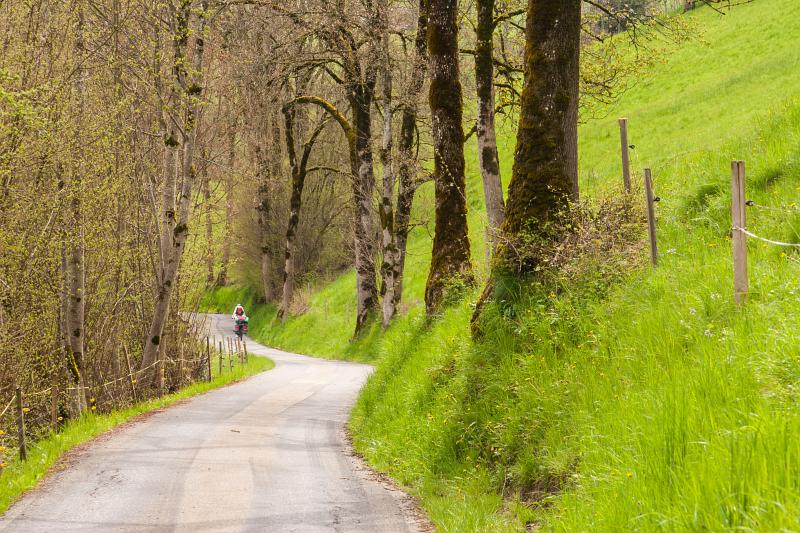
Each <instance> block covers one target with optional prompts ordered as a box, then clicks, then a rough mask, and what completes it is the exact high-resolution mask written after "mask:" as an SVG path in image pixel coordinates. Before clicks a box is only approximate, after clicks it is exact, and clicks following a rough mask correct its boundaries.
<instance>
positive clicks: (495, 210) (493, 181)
mask: <svg viewBox="0 0 800 533" xmlns="http://www.w3.org/2000/svg"><path fill="white" fill-rule="evenodd" d="M494 4H495V2H494V0H478V4H477V9H478V26H477V30H476V39H477V43H476V46H475V89H476V92H477V96H478V120H477V127H476V134H477V137H478V162H479V165H480V169H481V178H482V180H483V195H484V201H485V205H486V215H487V218H488V219H489V227H488V234H489V242H487V246H489V247H490V248H491V249H492V250H493V249H494V247H495V242H496V238H497V232H498V231H499V229H500V226H501V225H502V223H503V211H504V205H503V183H502V180H501V177H500V159H499V157H498V154H497V135H496V133H495V125H494V122H495V111H494V107H495V97H494V57H493V51H494V45H493V40H494V28H495V22H494Z"/></svg>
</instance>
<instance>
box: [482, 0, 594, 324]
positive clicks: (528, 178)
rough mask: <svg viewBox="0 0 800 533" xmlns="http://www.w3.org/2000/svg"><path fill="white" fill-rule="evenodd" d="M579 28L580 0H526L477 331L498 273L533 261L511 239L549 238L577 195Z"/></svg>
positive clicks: (520, 270) (523, 270)
mask: <svg viewBox="0 0 800 533" xmlns="http://www.w3.org/2000/svg"><path fill="white" fill-rule="evenodd" d="M580 31H581V2H580V0H528V19H527V25H526V31H525V34H526V43H525V85H524V87H523V90H522V97H521V102H520V121H519V129H518V132H517V146H516V150H515V153H514V167H513V171H512V175H511V182H510V183H509V187H508V202H507V203H506V210H505V220H504V222H503V225H502V227H501V237H500V243H499V246H498V249H497V254H496V258H495V261H494V262H493V267H492V270H493V271H492V276H491V278H490V280H489V283H488V285H487V287H486V290H485V291H484V293H483V295H482V296H481V298H480V300H479V302H478V305H477V307H476V310H475V314H474V315H473V332H474V333H476V334H477V333H479V328H480V325H479V318H480V315H481V310H482V308H483V304H484V303H485V302H486V301H488V300H489V299H491V298H492V297H493V293H494V286H495V282H496V280H497V278H498V276H514V277H519V276H525V275H527V274H530V273H532V272H533V271H534V269H535V268H536V266H537V264H538V261H537V259H536V254H535V251H532V250H526V252H525V253H526V255H525V256H524V257H520V256H519V254H518V253H517V252H516V247H515V246H514V244H515V243H516V242H518V241H519V240H520V239H525V238H526V237H528V236H530V237H532V238H534V239H548V238H549V236H550V235H551V230H552V228H553V225H554V224H558V218H559V214H561V213H563V212H564V210H565V209H567V208H568V207H569V203H570V200H571V199H574V200H577V197H578V78H579V55H580Z"/></svg>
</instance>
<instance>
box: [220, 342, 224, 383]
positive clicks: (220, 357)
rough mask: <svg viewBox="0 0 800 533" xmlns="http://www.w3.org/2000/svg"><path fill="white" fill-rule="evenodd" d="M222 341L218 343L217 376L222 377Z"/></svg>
mask: <svg viewBox="0 0 800 533" xmlns="http://www.w3.org/2000/svg"><path fill="white" fill-rule="evenodd" d="M222 353H223V352H222V341H219V375H220V376H221V375H222Z"/></svg>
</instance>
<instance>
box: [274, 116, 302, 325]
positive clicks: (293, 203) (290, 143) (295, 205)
mask: <svg viewBox="0 0 800 533" xmlns="http://www.w3.org/2000/svg"><path fill="white" fill-rule="evenodd" d="M283 114H284V118H285V119H286V120H285V128H284V129H285V132H284V134H285V135H286V151H287V154H288V155H289V166H290V167H291V170H292V194H291V198H290V200H289V222H288V224H287V226H286V248H285V250H286V252H285V255H284V263H283V295H282V298H281V305H280V307H279V308H278V318H279V319H280V320H281V321H285V320H286V318H287V317H288V316H289V307H290V306H291V305H292V297H293V296H294V254H295V248H296V246H295V238H296V236H297V226H298V224H299V223H300V206H301V205H302V200H303V187H304V185H305V178H306V176H305V172H302V173H301V172H300V166H299V163H298V161H297V154H296V151H295V147H294V117H295V110H294V106H290V107H287V108H284V110H283Z"/></svg>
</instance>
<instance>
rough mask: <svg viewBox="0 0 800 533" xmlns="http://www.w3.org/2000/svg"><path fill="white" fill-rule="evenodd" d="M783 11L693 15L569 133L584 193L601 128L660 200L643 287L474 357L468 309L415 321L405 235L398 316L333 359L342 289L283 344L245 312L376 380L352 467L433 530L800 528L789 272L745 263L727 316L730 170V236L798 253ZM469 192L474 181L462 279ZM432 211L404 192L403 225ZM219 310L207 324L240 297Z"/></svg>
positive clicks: (539, 314) (604, 143) (330, 288)
mask: <svg viewBox="0 0 800 533" xmlns="http://www.w3.org/2000/svg"><path fill="white" fill-rule="evenodd" d="M788 4H789V3H786V2H779V1H778V0H757V1H756V2H754V3H752V4H748V5H745V6H742V7H739V8H737V9H736V10H734V11H733V12H731V13H730V14H728V15H725V16H720V15H717V14H716V13H714V12H712V11H711V10H708V9H703V10H699V11H698V12H697V13H695V14H693V15H692V16H693V17H697V18H698V19H699V22H701V23H702V26H703V27H704V28H705V33H704V35H703V38H702V40H698V41H695V42H690V43H686V44H685V45H684V46H682V47H681V49H680V50H678V51H676V52H675V53H674V54H673V56H672V57H671V58H670V60H669V61H667V62H666V63H665V64H659V65H656V66H654V67H653V69H652V71H651V72H649V73H648V75H647V76H645V77H644V78H643V80H642V82H640V83H639V84H638V85H637V86H636V87H634V88H633V89H631V90H630V91H629V92H628V93H627V94H626V95H624V97H623V98H622V99H621V100H620V101H619V102H618V103H617V104H615V105H614V106H613V107H612V108H611V109H609V110H608V115H607V117H606V118H604V119H599V120H594V121H591V122H589V123H587V124H585V125H584V126H582V128H581V167H582V182H583V184H584V190H585V191H588V193H589V194H590V195H597V197H598V198H601V196H600V194H601V191H604V190H608V184H610V183H616V182H617V181H619V178H618V177H617V176H618V175H619V170H618V162H617V161H618V140H617V129H616V117H617V116H619V115H622V114H624V115H626V116H628V118H629V119H630V121H631V137H632V142H633V143H634V144H635V145H636V149H635V151H634V154H635V159H634V164H635V166H636V169H635V171H636V175H637V176H638V175H639V171H640V168H641V167H642V166H645V165H649V166H652V168H653V170H654V173H655V176H656V187H657V189H658V191H657V192H658V194H659V195H660V196H661V197H662V199H663V201H662V202H661V203H660V204H659V207H658V210H659V217H660V218H659V241H660V247H661V250H662V261H661V264H660V266H659V268H658V269H656V270H652V269H650V268H649V267H648V266H647V265H646V261H645V260H644V257H642V258H641V260H640V261H639V264H640V265H641V266H640V267H639V268H636V269H633V270H632V271H630V272H629V273H628V275H627V276H626V278H625V279H624V280H623V281H620V282H616V283H615V284H613V285H611V286H608V284H607V283H604V281H605V280H602V279H595V280H592V279H591V274H589V279H587V280H586V281H587V282H586V283H584V284H583V285H582V289H583V290H582V291H581V292H579V293H578V292H566V291H564V292H559V293H556V292H553V291H550V290H548V288H546V287H543V288H541V289H539V290H537V289H529V290H528V291H527V292H526V293H525V294H523V295H521V296H520V297H519V298H518V302H517V303H516V305H515V307H514V309H513V313H506V314H504V315H503V316H502V317H501V316H498V319H497V320H495V321H494V322H493V326H494V328H493V330H492V332H491V333H490V334H489V335H487V337H486V338H485V339H484V340H483V341H482V342H481V343H478V344H475V343H473V342H472V341H471V340H470V338H469V334H468V321H469V316H470V314H471V312H472V307H471V301H474V298H468V299H467V300H466V301H464V302H463V303H462V304H460V305H458V306H456V307H454V308H452V309H450V310H448V311H447V312H446V313H445V315H444V316H443V317H442V318H441V319H439V320H437V321H435V322H433V323H430V322H429V321H427V320H425V318H424V317H423V309H422V308H421V306H419V305H413V304H414V302H418V301H420V300H421V299H422V293H423V288H424V282H425V277H426V273H427V268H426V267H427V260H428V258H429V247H430V239H429V236H428V235H427V233H426V231H425V229H424V228H418V229H417V230H416V231H415V234H414V236H413V238H412V242H411V247H410V257H409V265H408V267H407V272H408V282H407V285H406V292H405V294H404V297H405V299H406V302H409V303H410V304H411V306H410V309H409V310H408V312H407V313H406V314H405V315H404V316H403V317H402V318H400V319H398V320H397V322H396V323H395V324H394V325H393V326H392V327H391V328H390V329H389V331H388V332H387V333H386V334H385V335H384V334H382V333H381V332H380V331H379V330H378V329H377V328H375V329H373V330H371V331H370V332H368V334H367V335H366V336H365V337H364V338H362V339H360V340H359V341H358V342H356V343H350V342H349V337H350V334H351V332H352V326H353V314H354V313H353V311H354V309H353V303H352V300H353V297H352V291H353V286H354V278H353V275H352V274H347V275H345V276H342V277H341V278H339V279H337V280H334V281H333V282H332V283H330V284H327V285H325V286H324V287H322V288H321V290H318V291H316V292H315V293H313V295H311V296H310V308H309V311H308V312H307V313H306V314H304V315H303V316H301V317H297V318H293V319H292V320H290V321H289V322H288V323H287V324H286V325H283V326H277V325H274V324H272V323H271V322H270V320H269V318H270V313H272V310H271V309H269V308H266V307H264V308H261V309H259V310H258V311H257V312H256V314H255V320H254V322H255V323H256V324H257V325H256V326H255V328H254V330H253V332H254V334H255V335H256V336H257V337H259V338H260V339H262V340H264V341H266V342H267V343H271V344H274V345H276V346H279V347H282V348H286V349H292V350H294V351H302V352H307V353H313V354H317V355H321V356H327V357H342V356H345V357H350V358H356V359H363V360H375V361H376V362H377V366H378V370H377V372H376V374H375V375H374V376H373V378H372V379H371V380H370V382H369V383H368V385H367V387H366V388H365V390H364V392H363V393H362V396H361V398H360V400H359V403H358V405H357V408H356V410H355V412H354V414H353V420H352V423H351V426H352V431H353V436H354V441H355V444H356V447H357V448H358V449H359V450H360V451H361V452H362V453H363V454H364V455H365V456H366V457H367V459H368V460H369V461H370V462H372V463H373V464H374V465H376V466H377V467H378V468H380V469H382V470H384V471H386V472H388V473H389V474H390V475H392V476H393V477H395V478H396V479H398V480H399V481H401V482H402V483H404V484H406V485H408V486H410V487H411V489H412V491H414V492H416V494H418V495H419V496H420V497H421V499H422V502H423V504H424V506H425V507H426V509H427V510H428V512H429V513H430V515H431V518H432V519H433V520H434V521H435V522H436V523H437V525H439V527H440V528H441V529H442V530H443V531H504V530H508V531H517V530H522V529H524V528H525V527H528V528H529V529H530V528H534V529H535V528H542V529H552V530H563V531H583V530H601V531H619V530H630V529H641V530H652V529H666V530H686V529H692V530H702V529H705V530H728V529H736V528H745V529H751V530H779V529H781V528H786V529H796V528H797V527H800V444H798V443H800V412H799V411H798V408H797V394H798V385H800V348H798V346H800V342H798V341H800V333H798V331H800V329H799V328H798V326H800V317H798V316H797V314H796V312H795V309H796V308H797V306H798V303H800V302H799V301H798V299H799V296H800V294H799V293H798V291H800V287H798V286H797V281H796V280H797V279H798V274H800V266H798V263H799V261H798V255H797V254H796V253H795V251H793V249H791V248H776V247H773V246H769V245H766V244H762V243H757V242H752V243H751V246H750V262H751V263H750V270H751V272H750V279H751V289H752V293H751V296H750V299H749V301H748V303H747V305H746V306H745V307H743V308H742V309H737V308H736V307H735V305H734V304H733V302H732V280H731V261H730V255H731V254H730V236H729V232H730V215H729V213H730V204H729V194H730V193H729V175H730V160H731V159H744V160H746V161H747V165H748V174H749V180H748V188H749V193H748V198H750V199H752V200H754V202H755V204H756V205H755V206H753V207H752V208H750V211H748V216H749V217H750V220H749V228H750V229H751V230H752V231H754V232H755V233H757V234H759V235H765V236H767V237H770V238H773V239H777V240H781V241H789V242H800V208H799V207H798V206H796V204H795V199H796V198H797V193H798V191H800V142H798V141H799V140H800V98H799V97H800V76H799V75H798V74H797V72H798V68H797V67H798V66H799V65H800V47H798V46H797V41H798V37H797V36H799V35H800V5H795V4H794V3H792V5H788ZM512 146H513V140H512V139H510V138H507V139H505V141H504V142H503V143H502V146H501V148H502V151H503V153H504V154H505V158H504V165H505V166H504V168H505V170H506V175H508V163H509V157H508V154H509V152H510V149H511V147H512ZM473 155H474V154H473ZM472 159H473V165H472V168H473V169H474V168H475V165H474V157H473V158H472ZM478 187H479V180H478V179H477V177H476V175H475V173H474V170H473V173H472V174H471V176H470V190H469V193H470V195H471V196H470V207H471V208H472V211H471V213H470V224H471V226H470V227H471V229H472V236H473V241H474V242H475V244H474V248H475V250H474V251H475V260H476V263H478V264H480V263H481V262H482V260H483V255H482V242H481V241H482V239H480V235H476V234H477V233H479V231H478V230H477V228H480V227H481V219H482V216H483V215H482V214H481V212H480V209H479V205H480V198H481V197H480V191H479V188H478ZM429 201H430V192H429V191H428V192H425V191H423V192H422V193H421V202H420V206H419V207H418V209H419V210H420V212H424V209H425V208H426V205H427V204H428V203H429ZM759 206H771V207H773V208H777V209H766V208H764V207H759ZM593 281H596V283H592V282H593ZM593 287H597V289H596V290H595V289H593ZM230 292H231V291H228V292H227V293H226V292H220V293H217V294H216V295H213V297H212V298H210V301H209V303H213V302H214V300H216V301H225V302H226V303H229V302H230V300H231V298H243V297H244V296H246V291H244V292H242V293H241V294H238V295H233V294H231V293H230ZM473 296H474V295H473Z"/></svg>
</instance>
